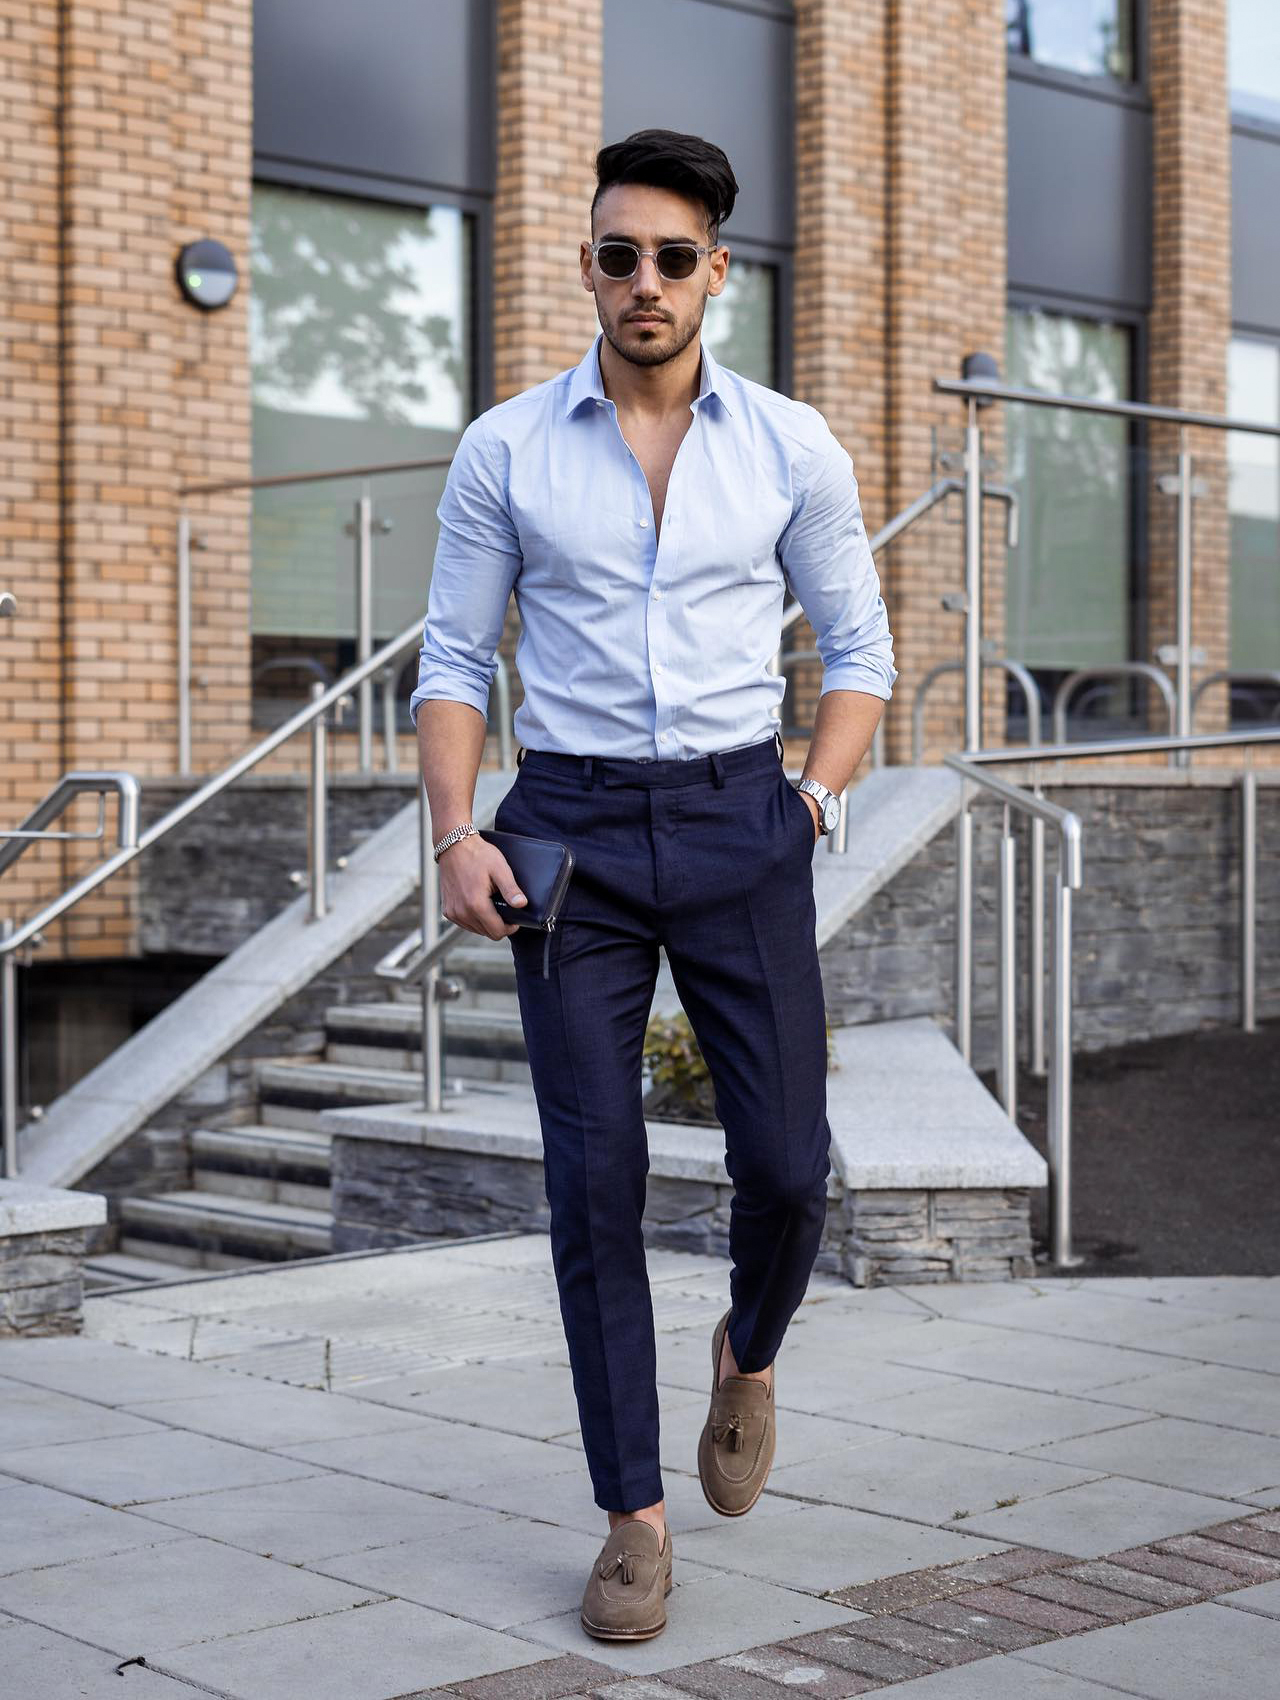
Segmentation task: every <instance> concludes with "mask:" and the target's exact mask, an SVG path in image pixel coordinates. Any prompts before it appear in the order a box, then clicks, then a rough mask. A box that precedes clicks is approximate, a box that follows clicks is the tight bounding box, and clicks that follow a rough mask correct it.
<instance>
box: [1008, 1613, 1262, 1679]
mask: <svg viewBox="0 0 1280 1700" xmlns="http://www.w3.org/2000/svg"><path fill="white" fill-rule="evenodd" d="M1009 1657H1010V1660H1011V1661H1012V1662H1016V1663H1018V1664H1025V1665H1029V1666H1038V1667H1040V1668H1041V1669H1046V1668H1047V1669H1051V1670H1056V1671H1061V1672H1064V1673H1065V1674H1067V1675H1070V1676H1075V1677H1081V1678H1084V1679H1086V1680H1089V1681H1094V1682H1099V1683H1104V1684H1110V1685H1111V1686H1112V1687H1113V1688H1118V1689H1119V1690H1120V1691H1121V1692H1122V1693H1127V1694H1135V1695H1141V1696H1143V1700H1206V1697H1207V1696H1213V1697H1214V1700H1227V1697H1228V1696H1236V1695H1239V1696H1241V1700H1243V1697H1244V1696H1246V1695H1247V1696H1250V1697H1252V1696H1254V1695H1258V1696H1261V1695H1265V1694H1273V1693H1274V1692H1275V1672H1276V1670H1277V1668H1280V1622H1278V1621H1276V1620H1275V1619H1273V1618H1267V1617H1261V1616H1256V1615H1253V1614H1250V1613H1248V1612H1242V1611H1235V1610H1232V1609H1231V1608H1230V1607H1228V1606H1220V1605H1218V1604H1216V1603H1215V1602H1213V1601H1205V1602H1204V1603H1203V1604H1201V1605H1195V1606H1182V1607H1180V1608H1179V1609H1178V1610H1177V1611H1169V1612H1161V1613H1159V1614H1158V1615H1157V1616H1154V1617H1143V1618H1138V1619H1136V1620H1135V1621H1134V1622H1133V1623H1120V1624H1116V1625H1115V1626H1114V1628H1110V1629H1100V1630H1097V1631H1095V1632H1094V1633H1093V1634H1091V1635H1073V1636H1070V1637H1068V1638H1067V1639H1065V1640H1062V1641H1051V1642H1046V1643H1044V1644H1042V1645H1041V1646H1039V1647H1028V1648H1026V1649H1025V1650H1024V1651H1022V1652H1019V1653H1013V1654H1010V1655H1009Z"/></svg>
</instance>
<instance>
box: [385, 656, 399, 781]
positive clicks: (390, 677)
mask: <svg viewBox="0 0 1280 1700" xmlns="http://www.w3.org/2000/svg"><path fill="white" fill-rule="evenodd" d="M382 754H383V766H384V768H385V770H386V772H388V773H395V772H397V771H398V769H399V762H398V760H397V758H396V670H395V668H394V667H385V668H384V669H383V671H382Z"/></svg>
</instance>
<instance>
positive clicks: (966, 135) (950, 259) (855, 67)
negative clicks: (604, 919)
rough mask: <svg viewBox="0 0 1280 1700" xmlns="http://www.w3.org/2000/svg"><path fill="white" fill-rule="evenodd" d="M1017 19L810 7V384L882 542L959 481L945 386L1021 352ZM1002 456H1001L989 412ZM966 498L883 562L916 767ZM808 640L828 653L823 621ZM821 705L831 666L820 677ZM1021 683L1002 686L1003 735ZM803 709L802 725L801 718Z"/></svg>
mask: <svg viewBox="0 0 1280 1700" xmlns="http://www.w3.org/2000/svg"><path fill="white" fill-rule="evenodd" d="M1004 64H1005V46H1004V13H1003V7H1002V6H1001V5H1000V4H999V3H998V0H982V3H981V4H976V5H975V4H973V3H971V0H928V3H925V0H898V3H895V4H893V5H887V4H885V3H884V0H872V3H871V4H868V5H866V6H861V7H857V8H853V7H850V6H848V5H846V4H844V3H842V0H798V3H797V6H796V115H797V117H796V124H797V134H796V157H797V204H796V248H797V252H796V323H795V373H796V393H797V394H798V395H800V396H801V397H803V399H804V400H806V401H810V402H812V403H813V404H814V406H815V407H818V408H820V409H821V410H822V412H823V413H824V414H825V415H826V417H827V420H828V422H829V423H830V425H831V427H832V429H833V430H834V431H835V433H836V435H837V436H838V437H840V439H841V441H842V442H843V443H844V445H845V447H846V448H847V449H848V450H849V452H850V454H851V455H852V457H853V461H854V470H855V472H856V473H857V476H858V483H859V489H860V492H861V496H862V505H863V514H864V518H865V520H866V524H867V530H868V533H873V532H875V531H877V530H878V529H879V528H880V527H881V526H882V525H883V524H884V523H885V521H886V520H888V519H890V518H891V517H892V515H893V514H894V513H896V512H897V511H898V510H899V509H901V508H902V507H905V506H906V504H907V503H908V502H911V501H913V500H914V499H915V498H916V497H917V496H919V495H921V494H922V493H923V492H924V491H925V490H926V489H928V487H929V486H930V484H932V483H933V482H934V480H935V479H936V478H937V477H939V476H940V475H941V469H940V468H939V465H938V459H937V457H938V453H939V450H941V451H943V452H946V451H955V450H957V449H959V448H961V447H962V430H963V425H964V409H963V407H962V406H961V405H960V404H959V403H957V402H956V401H954V400H952V399H950V398H947V397H944V396H940V395H939V394H938V393H937V392H936V391H935V390H934V389H933V379H934V377H935V376H937V375H944V376H948V377H958V376H959V375H960V362H961V359H962V358H963V356H964V355H965V354H967V353H970V352H972V351H974V350H976V349H983V350H986V351H988V352H990V353H992V354H994V355H995V356H996V358H997V359H999V358H1000V357H1001V354H1002V350H1003V346H1004V297H1005V264H1004V255H1005V169H1004V127H1005V119H1004ZM983 424H984V426H985V427H986V428H987V430H986V437H987V441H986V445H985V446H986V450H987V452H988V453H989V454H991V455H992V456H994V457H998V456H999V454H1000V433H999V429H998V421H995V420H993V419H991V418H990V417H989V415H987V416H984V418H983ZM958 518H959V498H958V497H955V498H950V499H949V502H948V505H947V507H946V509H945V510H935V513H934V515H933V516H931V517H930V518H928V519H926V520H924V521H922V522H920V523H919V524H918V525H917V526H916V527H915V528H914V529H913V531H912V532H910V533H909V534H908V535H907V536H906V537H905V538H904V539H903V540H902V541H901V542H899V543H896V544H894V545H892V546H891V547H890V548H889V549H888V550H887V551H885V552H884V553H883V554H882V555H881V556H880V557H879V563H878V564H879V568H880V577H881V582H882V587H883V590H884V596H885V601H886V603H887V605H888V608H889V616H890V621H891V623H892V626H893V632H894V639H895V644H894V651H895V660H896V663H897V666H898V671H899V675H900V677H899V679H898V683H897V685H896V687H895V695H894V700H893V702H892V704H891V706H890V709H889V711H888V713H887V714H886V717H885V735H886V746H887V751H888V756H889V759H890V760H891V761H906V760H909V759H910V734H911V698H912V695H913V693H914V691H915V688H916V685H917V684H918V682H919V680H920V679H921V677H922V676H923V675H924V673H925V672H926V671H927V670H928V669H929V668H930V667H931V666H933V665H934V664H935V662H938V661H943V660H949V659H958V658H959V656H960V655H961V653H962V645H963V627H962V621H961V619H960V618H959V617H958V616H956V615H949V614H943V613H942V612H941V609H940V607H939V599H940V598H941V596H942V595H943V593H944V592H946V591H949V590H957V589H959V588H960V587H961V585H962V583H963V557H962V553H961V546H960V540H961V533H960V531H959V527H958V524H956V523H953V522H954V521H957V520H958ZM984 576H985V590H986V606H985V618H984V629H985V630H986V631H988V632H989V633H991V634H992V635H997V634H1000V633H1002V632H1003V622H1004V596H1003V589H1004V551H1003V548H1002V547H1000V546H999V545H998V543H996V542H995V541H993V540H991V539H990V538H989V540H988V544H987V548H986V551H985V574H984ZM800 632H801V633H802V634H803V635H797V638H796V643H797V646H799V647H810V646H811V645H812V642H813V634H812V631H811V630H810V628H809V627H808V625H807V624H803V623H802V626H801V628H800ZM799 677H800V682H801V690H800V692H799V693H798V695H799V701H798V704H797V708H798V710H803V708H804V705H805V704H806V703H808V704H809V705H810V706H812V703H813V699H814V696H815V694H816V691H817V688H818V685H819V683H820V669H819V668H817V666H816V665H815V666H814V667H813V668H809V669H805V670H804V671H803V672H802V673H801V674H800V676H799ZM1001 698H1002V688H1001V687H1000V685H999V683H998V682H997V681H994V680H992V681H991V682H990V683H989V684H988V686H987V688H986V693H985V700H986V713H987V726H988V741H990V740H991V737H992V735H993V734H994V733H995V732H996V730H997V728H998V720H997V712H996V711H997V709H998V706H999V703H1000V701H1001ZM930 703H931V708H930V712H929V716H928V719H927V722H926V734H927V746H926V747H927V750H928V751H930V752H936V750H937V749H939V748H955V747H956V745H957V743H958V741H959V729H960V720H961V710H960V703H961V687H960V684H959V681H958V679H957V680H948V681H944V682H943V683H942V684H941V685H939V686H938V687H937V689H936V690H935V691H934V692H933V694H932V695H931V698H930ZM798 717H799V716H798Z"/></svg>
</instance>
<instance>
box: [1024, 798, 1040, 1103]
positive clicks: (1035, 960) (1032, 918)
mask: <svg viewBox="0 0 1280 1700" xmlns="http://www.w3.org/2000/svg"><path fill="white" fill-rule="evenodd" d="M1032 792H1033V794H1034V795H1035V796H1037V797H1042V796H1043V795H1044V789H1043V787H1042V786H1041V785H1040V784H1038V783H1037V784H1035V785H1033V786H1032ZM1030 910H1031V913H1030V914H1029V916H1028V917H1027V976H1028V979H1029V981H1030V985H1029V986H1028V988H1027V993H1028V995H1027V1025H1028V1033H1027V1067H1028V1068H1029V1069H1030V1071H1031V1073H1032V1074H1034V1075H1035V1076H1036V1078H1037V1079H1043V1077H1044V822H1043V821H1042V820H1041V819H1040V817H1039V815H1033V816H1032V817H1031V901H1030Z"/></svg>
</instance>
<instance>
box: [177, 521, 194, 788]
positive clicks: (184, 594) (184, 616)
mask: <svg viewBox="0 0 1280 1700" xmlns="http://www.w3.org/2000/svg"><path fill="white" fill-rule="evenodd" d="M178 772H179V773H181V774H188V773H190V772H191V515H190V514H189V513H188V512H187V510H186V508H185V507H184V508H183V509H182V510H181V512H180V513H179V515H178Z"/></svg>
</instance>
